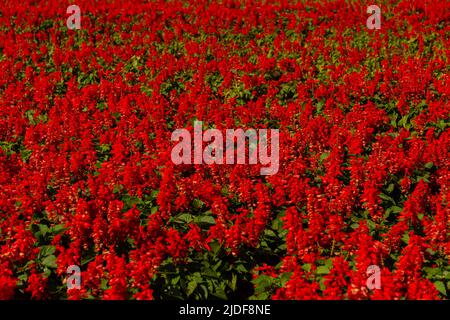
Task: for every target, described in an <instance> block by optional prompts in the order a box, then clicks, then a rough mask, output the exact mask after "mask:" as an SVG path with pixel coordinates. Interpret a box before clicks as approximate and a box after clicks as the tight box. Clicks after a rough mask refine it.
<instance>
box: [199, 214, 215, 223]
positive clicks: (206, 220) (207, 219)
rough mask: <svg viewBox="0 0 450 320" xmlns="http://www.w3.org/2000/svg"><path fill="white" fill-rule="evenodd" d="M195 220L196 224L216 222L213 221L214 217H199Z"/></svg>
mask: <svg viewBox="0 0 450 320" xmlns="http://www.w3.org/2000/svg"><path fill="white" fill-rule="evenodd" d="M195 220H196V222H197V223H205V224H216V220H214V217H212V216H201V217H197V218H196V219H195Z"/></svg>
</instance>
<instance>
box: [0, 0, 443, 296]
mask: <svg viewBox="0 0 450 320" xmlns="http://www.w3.org/2000/svg"><path fill="white" fill-rule="evenodd" d="M76 4H77V5H78V6H79V7H80V9H81V28H80V29H75V30H69V29H68V28H67V26H66V19H67V14H66V8H67V6H68V5H69V4H68V3H66V2H64V1H63V2H61V1H55V0H49V1H34V0H33V1H32V0H23V1H21V2H20V4H18V3H17V1H12V0H5V1H2V4H1V7H0V34H1V36H0V73H1V77H0V146H1V149H0V172H1V174H0V266H1V268H0V299H13V298H21V299H23V298H24V299H60V298H68V299H166V298H171V299H173V298H182V299H185V298H194V299H209V298H220V299H225V298H239V299H247V298H257V299H443V298H444V299H445V298H446V297H447V294H448V292H449V291H450V287H449V285H450V267H449V256H450V240H449V227H450V221H449V206H448V202H449V195H450V161H449V152H450V129H449V124H450V121H449V114H450V100H449V97H450V85H449V83H450V71H449V68H448V65H449V61H450V51H449V48H450V36H449V35H450V24H449V23H448V22H449V21H450V7H449V3H448V2H446V1H432V0H423V1H413V0H398V1H388V0H380V1H379V3H378V5H379V7H380V8H381V14H382V17H383V18H382V22H381V23H382V24H381V29H379V30H368V29H367V27H366V19H367V17H368V15H367V12H366V8H367V6H368V5H371V4H372V3H369V2H366V1H344V0H331V1H287V0H286V1H285V0H280V1H257V0H223V1H220V3H219V2H216V1H209V0H197V1H187V0H171V1H162V0H156V1H151V2H148V1H142V2H139V1H131V0H114V1H96V2H92V1H88V0H78V2H77V3H76ZM195 121H202V122H203V123H204V124H205V126H208V127H210V128H215V129H219V130H221V131H222V132H223V131H224V130H225V129H227V128H242V129H244V130H245V129H248V128H254V129H256V130H258V129H277V130H279V146H280V148H279V168H278V172H277V173H276V174H274V175H266V176H263V175H261V174H260V169H261V166H260V165H252V166H249V165H245V164H235V165H220V164H214V163H213V164H210V165H208V164H178V165H176V164H174V163H173V162H172V160H171V150H172V147H173V142H172V141H171V135H172V132H173V131H174V130H176V129H182V128H185V129H187V130H189V131H190V132H192V130H193V127H194V122H195ZM71 265H77V266H79V267H80V268H81V288H79V289H77V288H72V289H70V290H67V285H66V283H67V276H68V275H67V271H66V270H67V268H68V267H69V266H71ZM370 265H377V266H379V268H380V270H381V288H380V289H375V290H370V289H368V287H367V285H366V281H367V273H366V270H367V268H368V267H369V266H370Z"/></svg>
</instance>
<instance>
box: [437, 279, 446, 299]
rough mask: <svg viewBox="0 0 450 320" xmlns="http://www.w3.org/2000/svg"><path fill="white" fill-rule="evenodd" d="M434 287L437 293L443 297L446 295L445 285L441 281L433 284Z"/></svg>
mask: <svg viewBox="0 0 450 320" xmlns="http://www.w3.org/2000/svg"><path fill="white" fill-rule="evenodd" d="M434 286H435V287H436V289H437V291H439V292H440V293H442V294H443V295H444V296H446V295H447V290H446V289H445V285H444V283H443V282H442V281H436V282H435V283H434Z"/></svg>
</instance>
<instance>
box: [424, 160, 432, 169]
mask: <svg viewBox="0 0 450 320" xmlns="http://www.w3.org/2000/svg"><path fill="white" fill-rule="evenodd" d="M433 165H434V164H433V162H431V161H430V162H427V163H425V165H424V167H425V168H427V169H431V168H432V167H433Z"/></svg>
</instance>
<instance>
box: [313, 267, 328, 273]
mask: <svg viewBox="0 0 450 320" xmlns="http://www.w3.org/2000/svg"><path fill="white" fill-rule="evenodd" d="M316 273H317V274H329V273H330V269H328V267H327V266H319V267H317V270H316Z"/></svg>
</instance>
